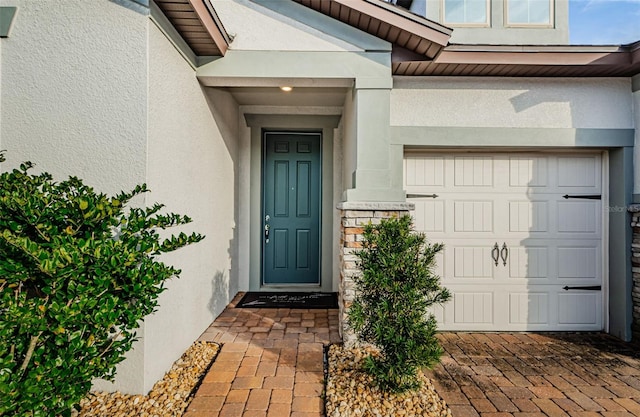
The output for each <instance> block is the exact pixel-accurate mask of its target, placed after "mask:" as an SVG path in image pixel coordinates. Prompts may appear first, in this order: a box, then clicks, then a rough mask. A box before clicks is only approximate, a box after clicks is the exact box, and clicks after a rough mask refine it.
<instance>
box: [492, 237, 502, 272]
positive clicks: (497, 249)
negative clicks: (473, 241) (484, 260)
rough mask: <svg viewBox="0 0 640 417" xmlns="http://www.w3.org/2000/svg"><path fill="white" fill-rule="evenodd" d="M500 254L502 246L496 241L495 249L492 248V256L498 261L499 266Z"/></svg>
mask: <svg viewBox="0 0 640 417" xmlns="http://www.w3.org/2000/svg"><path fill="white" fill-rule="evenodd" d="M499 256H500V247H499V246H498V242H496V244H495V245H493V249H491V258H493V261H494V262H495V263H496V266H498V257H499Z"/></svg>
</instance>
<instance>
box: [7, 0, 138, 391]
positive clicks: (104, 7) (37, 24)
mask: <svg viewBox="0 0 640 417" xmlns="http://www.w3.org/2000/svg"><path fill="white" fill-rule="evenodd" d="M0 5H3V6H4V5H12V6H18V14H17V16H16V19H15V21H14V26H13V29H12V32H11V36H10V37H9V38H6V39H2V40H1V41H0V42H1V43H2V57H1V59H2V63H1V66H0V68H1V69H0V71H1V74H0V82H1V84H2V86H1V89H0V91H1V93H0V94H1V96H0V102H1V103H2V108H1V110H2V112H1V113H0V135H1V137H2V149H7V151H8V152H7V157H8V161H7V162H6V163H5V164H3V166H2V169H3V170H7V169H11V168H13V167H15V166H16V165H18V164H19V163H20V162H22V161H24V160H31V161H32V162H34V163H36V164H37V166H38V169H40V170H46V171H49V172H51V173H52V174H53V175H54V177H55V178H57V179H64V178H66V177H67V176H69V175H76V176H79V177H81V178H83V179H85V181H86V182H87V183H88V184H89V185H91V186H94V187H95V188H96V189H97V190H100V191H102V192H105V193H109V194H113V193H117V192H119V191H120V190H123V189H130V188H132V187H133V186H134V185H135V184H138V183H141V182H143V181H144V180H145V175H146V162H145V161H146V157H145V155H146V140H147V137H146V133H147V131H146V129H147V105H146V104H147V91H146V90H147V87H146V85H147V51H146V48H147V20H148V18H147V16H144V15H142V14H139V13H136V12H134V11H132V10H129V9H127V8H124V7H121V6H118V5H116V4H114V3H112V2H109V1H106V0H105V1H91V2H87V1H80V0H38V1H33V0H11V1H8V0H0ZM114 28H117V30H114ZM138 203H140V202H138ZM137 346H138V349H136V350H135V351H133V352H131V353H130V355H129V360H128V361H127V363H128V367H127V369H124V370H123V371H122V372H121V374H120V379H121V380H122V381H126V382H124V383H123V384H122V385H121V386H120V387H119V388H120V389H122V390H125V391H130V392H133V391H136V390H137V389H140V388H141V386H142V379H143V375H142V373H141V372H136V370H141V369H142V366H143V352H142V350H141V349H140V348H139V346H140V344H138V345H137Z"/></svg>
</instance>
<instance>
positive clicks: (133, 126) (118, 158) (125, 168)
mask: <svg viewBox="0 0 640 417" xmlns="http://www.w3.org/2000/svg"><path fill="white" fill-rule="evenodd" d="M0 5H15V6H18V14H17V16H16V19H15V22H14V26H13V30H12V33H11V37H9V38H7V39H2V41H1V42H2V61H3V65H2V69H1V71H2V75H1V79H2V103H3V106H2V119H1V123H0V131H1V134H2V138H3V143H2V145H3V148H6V149H7V150H8V154H7V156H8V158H9V161H8V162H7V164H6V165H5V166H4V167H3V168H4V169H8V168H10V167H12V166H15V165H17V164H19V163H20V162H21V161H22V160H24V159H30V160H32V161H33V162H35V163H37V164H38V166H39V167H40V168H41V169H43V170H47V171H50V172H51V173H52V174H54V176H56V177H57V178H61V177H66V176H67V175H69V174H74V175H79V176H81V177H83V178H84V179H86V180H87V182H88V183H90V184H91V185H93V186H95V187H96V188H98V189H99V190H101V191H104V192H107V193H114V192H118V191H120V190H121V189H126V188H129V187H131V186H133V185H134V184H136V183H138V182H140V181H141V180H143V179H144V175H145V164H144V154H145V142H146V118H147V114H146V77H147V61H146V44H147V32H146V20H147V17H146V16H144V15H141V14H139V13H136V12H133V11H131V10H129V9H126V8H124V7H121V6H118V5H116V4H114V3H111V2H109V1H95V2H93V1H92V2H86V1H75V0H41V1H40V0H39V1H31V0H11V1H7V0H1V1H0ZM114 28H118V30H114Z"/></svg>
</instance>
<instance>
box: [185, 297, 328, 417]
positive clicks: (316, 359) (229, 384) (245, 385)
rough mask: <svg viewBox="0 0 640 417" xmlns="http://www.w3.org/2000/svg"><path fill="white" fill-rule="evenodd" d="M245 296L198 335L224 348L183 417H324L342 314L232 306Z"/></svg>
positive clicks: (237, 298) (326, 311)
mask: <svg viewBox="0 0 640 417" xmlns="http://www.w3.org/2000/svg"><path fill="white" fill-rule="evenodd" d="M241 296H242V294H239V295H238V296H237V297H236V298H235V299H234V301H233V302H232V303H231V304H230V305H229V306H228V307H227V308H226V309H225V310H224V312H223V313H222V314H221V315H220V316H219V317H218V318H217V319H216V320H215V322H213V324H212V325H211V326H210V327H209V329H207V331H206V332H205V333H204V334H203V335H202V336H201V337H200V340H207V341H214V342H219V343H221V344H222V349H221V350H220V353H219V354H218V357H217V358H216V360H215V362H214V363H213V365H212V367H211V369H210V370H209V373H208V374H207V375H206V376H205V378H204V380H203V383H202V385H201V386H200V388H199V389H198V391H197V392H196V395H195V397H194V399H193V401H192V402H191V404H190V405H189V408H188V409H187V412H186V413H185V415H184V417H205V416H206V417H215V416H219V417H286V416H291V417H320V416H322V415H323V413H324V409H323V408H324V402H323V399H322V397H321V396H322V391H323V388H324V365H323V359H324V358H323V356H324V355H323V352H324V346H325V345H328V344H330V343H335V342H338V341H339V340H340V337H339V335H338V310H297V309H296V310H293V309H255V308H234V307H235V304H236V303H237V302H238V301H239V300H240V298H241Z"/></svg>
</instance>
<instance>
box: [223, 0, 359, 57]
mask: <svg viewBox="0 0 640 417" xmlns="http://www.w3.org/2000/svg"><path fill="white" fill-rule="evenodd" d="M269 3H271V4H269ZM278 3H280V4H278ZM212 4H213V5H214V7H215V8H216V12H217V13H218V15H219V16H220V19H221V20H222V21H223V23H224V27H225V29H226V30H227V32H228V33H229V34H230V36H232V37H233V42H232V44H231V46H230V47H231V49H233V50H250V51H269V50H275V51H333V52H336V51H358V50H360V51H361V50H362V49H361V48H358V47H357V46H355V45H352V44H350V43H348V42H345V41H343V40H341V39H339V38H336V37H334V36H330V35H329V34H327V33H324V32H321V31H320V30H317V29H314V28H312V27H311V26H309V25H307V24H304V23H302V22H300V21H298V20H296V19H293V18H291V17H289V16H287V15H285V14H281V13H278V12H276V11H273V10H271V9H269V8H267V7H264V6H262V5H260V4H257V3H256V2H252V1H249V0H214V1H213V2H212ZM266 5H269V6H271V7H278V8H280V7H281V8H283V11H285V12H291V13H293V14H294V16H295V15H298V16H300V15H301V14H302V15H308V14H309V11H308V10H306V8H305V7H304V6H301V5H298V4H290V3H286V2H274V1H268V0H267V2H266ZM314 18H315V19H314V20H315V21H316V22H322V21H326V20H327V19H331V18H328V17H326V16H322V15H320V14H318V15H317V16H314ZM316 19H317V20H316ZM247 28H251V30H247Z"/></svg>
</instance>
